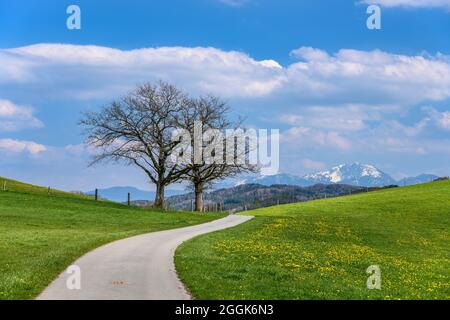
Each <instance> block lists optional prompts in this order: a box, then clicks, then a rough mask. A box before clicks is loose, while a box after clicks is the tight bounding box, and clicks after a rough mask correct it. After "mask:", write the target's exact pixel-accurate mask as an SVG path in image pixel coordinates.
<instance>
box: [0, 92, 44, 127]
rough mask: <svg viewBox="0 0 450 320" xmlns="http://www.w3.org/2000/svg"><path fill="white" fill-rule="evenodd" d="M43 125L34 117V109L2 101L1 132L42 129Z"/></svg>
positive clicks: (0, 102)
mask: <svg viewBox="0 0 450 320" xmlns="http://www.w3.org/2000/svg"><path fill="white" fill-rule="evenodd" d="M41 127H43V123H42V122H41V121H40V120H39V119H37V118H35V117H34V116H33V109H32V108H30V107H24V106H19V105H16V104H14V103H13V102H11V101H9V100H3V99H0V131H18V130H21V129H25V128H41Z"/></svg>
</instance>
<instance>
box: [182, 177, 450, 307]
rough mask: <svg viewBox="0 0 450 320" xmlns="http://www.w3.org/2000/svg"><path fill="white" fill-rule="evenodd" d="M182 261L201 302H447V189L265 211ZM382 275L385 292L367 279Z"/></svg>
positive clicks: (209, 238)
mask: <svg viewBox="0 0 450 320" xmlns="http://www.w3.org/2000/svg"><path fill="white" fill-rule="evenodd" d="M247 214H248V215H253V216H255V218H254V219H253V220H251V221H249V222H247V223H244V224H242V225H240V226H237V227H235V228H232V229H227V230H224V231H220V232H215V233H211V234H207V235H203V236H200V237H197V238H195V239H192V240H190V241H188V242H186V243H184V244H183V245H182V246H180V247H179V248H178V250H177V252H176V267H177V271H178V273H179V275H180V278H181V279H182V281H183V282H184V283H185V284H186V285H187V287H188V289H189V290H190V291H191V292H192V294H193V296H194V297H195V298H197V299H449V298H450V252H449V250H448V248H449V243H450V242H449V240H450V233H449V231H450V219H449V217H450V182H449V181H443V182H433V183H428V184H424V185H418V186H411V187H403V188H396V189H389V190H384V191H378V192H371V193H366V194H358V195H354V196H346V197H340V198H333V199H324V200H317V201H311V202H305V203H298V204H289V205H282V206H275V207H271V208H263V209H258V210H254V211H249V212H247ZM371 265H378V266H380V268H381V276H382V282H381V290H369V289H367V286H366V281H367V278H368V276H369V274H367V273H366V269H367V268H368V267H369V266H371Z"/></svg>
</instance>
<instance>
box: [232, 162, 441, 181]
mask: <svg viewBox="0 0 450 320" xmlns="http://www.w3.org/2000/svg"><path fill="white" fill-rule="evenodd" d="M436 178H438V177H437V176H435V175H428V174H427V175H420V176H417V177H412V178H405V179H402V180H400V181H396V180H395V179H394V178H392V177H391V176H390V175H389V174H387V173H385V172H383V171H381V170H380V169H378V168H376V167H375V166H373V165H370V164H361V163H358V162H355V163H351V164H342V165H339V166H336V167H333V168H331V169H330V170H327V171H322V172H316V173H313V174H307V175H305V176H302V177H300V176H295V175H291V174H285V173H281V174H276V175H273V176H247V177H245V179H243V180H240V181H239V183H238V184H249V183H257V184H261V185H265V186H270V185H274V184H286V185H296V186H303V187H305V186H311V185H314V184H318V183H322V184H348V185H354V186H363V187H383V186H388V185H394V184H396V185H399V186H404V185H411V184H418V183H424V182H429V181H432V180H434V179H436Z"/></svg>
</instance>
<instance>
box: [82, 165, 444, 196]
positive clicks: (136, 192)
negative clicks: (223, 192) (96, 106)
mask: <svg viewBox="0 0 450 320" xmlns="http://www.w3.org/2000/svg"><path fill="white" fill-rule="evenodd" d="M437 178H439V177H438V176H436V175H433V174H421V175H419V176H416V177H407V178H404V179H401V180H396V179H394V178H393V177H391V176H390V175H389V174H387V173H385V172H383V171H381V170H380V169H378V168H376V167H375V166H373V165H370V164H361V163H358V162H355V163H351V164H342V165H339V166H336V167H333V168H331V169H330V170H327V171H321V172H316V173H312V174H307V175H304V176H296V175H292V174H287V173H280V174H276V175H272V176H262V175H255V174H253V175H247V176H243V177H239V179H238V180H236V179H229V180H226V181H224V182H220V183H218V184H217V185H215V187H214V189H213V190H220V189H226V188H233V187H236V186H240V185H249V184H255V185H261V186H272V185H290V186H298V187H310V186H314V185H316V184H324V185H336V184H344V185H350V186H358V187H384V186H389V185H398V186H408V185H412V184H420V183H425V182H430V181H433V180H435V179H437ZM128 193H131V197H132V200H144V201H153V200H154V197H155V192H154V191H144V190H140V189H137V188H134V187H112V188H107V189H99V196H100V197H102V198H105V199H109V200H112V201H118V202H125V201H127V194H128ZM186 193H187V192H186V191H185V190H172V189H167V190H166V196H167V197H171V196H176V195H182V194H186ZM87 194H91V195H92V194H94V191H90V192H88V193H87Z"/></svg>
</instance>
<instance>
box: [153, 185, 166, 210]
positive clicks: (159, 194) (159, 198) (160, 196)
mask: <svg viewBox="0 0 450 320" xmlns="http://www.w3.org/2000/svg"><path fill="white" fill-rule="evenodd" d="M155 207H156V208H161V209H164V186H163V185H161V184H157V185H156V196H155Z"/></svg>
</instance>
